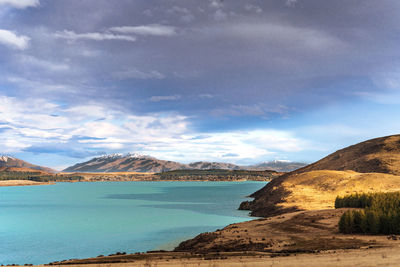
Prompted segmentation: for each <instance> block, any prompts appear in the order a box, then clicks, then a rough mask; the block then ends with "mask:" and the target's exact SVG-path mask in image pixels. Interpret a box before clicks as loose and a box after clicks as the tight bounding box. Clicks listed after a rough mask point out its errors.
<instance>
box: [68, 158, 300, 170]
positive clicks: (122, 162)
mask: <svg viewBox="0 0 400 267" xmlns="http://www.w3.org/2000/svg"><path fill="white" fill-rule="evenodd" d="M305 165H306V164H304V163H298V162H287V161H272V162H263V163H261V164H257V165H251V166H239V165H235V164H231V163H223V162H205V161H198V162H193V163H189V164H183V163H179V162H175V161H167V160H160V159H156V158H154V157H151V156H146V155H140V154H130V153H129V154H126V155H122V154H112V155H104V156H101V157H95V158H93V159H91V160H89V161H86V162H82V163H78V164H75V165H74V166H71V167H68V168H66V169H64V170H63V172H151V173H159V172H165V171H172V170H210V169H224V170H275V171H279V172H285V171H291V170H294V169H297V168H300V167H303V166H305Z"/></svg>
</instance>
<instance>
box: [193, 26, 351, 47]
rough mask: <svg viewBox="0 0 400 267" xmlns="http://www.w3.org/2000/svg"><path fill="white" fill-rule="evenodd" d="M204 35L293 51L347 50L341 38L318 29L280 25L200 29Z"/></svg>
mask: <svg viewBox="0 0 400 267" xmlns="http://www.w3.org/2000/svg"><path fill="white" fill-rule="evenodd" d="M200 31H201V32H203V33H204V34H208V35H211V36H218V37H222V38H223V37H230V38H235V39H237V40H243V41H246V42H247V41H257V42H263V43H264V44H265V45H269V44H271V45H282V46H285V47H288V48H289V47H290V48H291V49H293V50H298V49H303V50H306V49H307V50H313V51H316V50H319V51H322V52H326V51H327V49H330V50H332V49H334V51H337V50H340V49H344V48H347V46H346V43H345V42H343V41H342V40H340V39H339V38H337V37H335V36H333V35H330V34H328V33H326V32H324V31H320V30H317V29H312V28H306V27H299V26H294V25H290V24H278V23H265V22H258V23H246V22H244V23H241V22H239V23H231V24H225V25H219V26H216V27H213V28H203V29H200Z"/></svg>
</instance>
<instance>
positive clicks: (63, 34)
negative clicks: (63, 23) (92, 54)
mask: <svg viewBox="0 0 400 267" xmlns="http://www.w3.org/2000/svg"><path fill="white" fill-rule="evenodd" d="M54 36H55V37H56V38H62V39H67V40H72V41H76V40H81V39H82V40H94V41H104V40H120V41H129V42H134V41H136V38H135V37H133V36H128V35H118V34H113V33H99V32H88V33H75V32H74V31H68V30H64V31H59V32H56V33H55V34H54Z"/></svg>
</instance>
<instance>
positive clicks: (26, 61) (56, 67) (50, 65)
mask: <svg viewBox="0 0 400 267" xmlns="http://www.w3.org/2000/svg"><path fill="white" fill-rule="evenodd" d="M17 59H18V61H19V63H20V64H21V66H26V65H30V67H32V66H34V67H37V68H41V69H45V70H48V71H65V70H69V65H68V64H65V63H55V62H51V61H47V60H43V59H39V58H36V57H33V56H27V55H20V56H18V57H17Z"/></svg>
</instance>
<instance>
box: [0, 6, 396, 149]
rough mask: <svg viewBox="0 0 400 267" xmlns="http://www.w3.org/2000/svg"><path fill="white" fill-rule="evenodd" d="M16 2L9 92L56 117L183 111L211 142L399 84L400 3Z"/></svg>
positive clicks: (4, 75)
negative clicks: (72, 110) (217, 135)
mask: <svg viewBox="0 0 400 267" xmlns="http://www.w3.org/2000/svg"><path fill="white" fill-rule="evenodd" d="M28 2H29V1H28ZM15 3H17V2H16V1H9V3H8V4H7V5H3V6H0V19H1V21H2V25H1V26H0V30H2V31H3V32H1V31H0V66H1V67H0V90H1V91H0V93H1V95H0V96H7V97H15V98H16V99H26V98H27V97H29V98H32V99H35V98H41V99H43V98H44V99H46V100H47V101H48V102H49V103H52V104H54V105H56V106H57V108H54V110H52V112H54V113H52V114H56V115H57V114H58V113H57V111H58V112H59V111H60V110H63V111H66V110H68V108H69V107H75V106H79V107H82V106H85V105H92V106H101V107H103V108H104V109H106V110H113V111H114V112H115V113H117V114H118V115H120V114H124V116H126V117H128V116H133V117H134V116H142V117H143V116H148V117H149V118H150V117H152V116H158V117H163V116H165V117H168V116H175V115H171V114H177V115H176V116H183V117H184V118H185V123H186V124H185V126H186V128H187V129H190V130H192V131H198V133H195V134H193V132H192V133H191V134H193V136H202V132H204V133H205V134H209V133H211V132H222V131H228V130H235V131H236V130H237V131H246V130H254V129H259V128H268V127H271V128H273V127H283V128H284V127H286V128H290V127H291V126H292V127H293V126H294V125H297V124H300V123H301V122H299V121H296V122H293V121H292V120H291V118H293V117H296V116H301V115H302V114H307V112H312V111H315V110H317V111H318V110H321V109H324V108H325V107H329V106H331V105H336V104H337V103H341V104H343V103H349V102H357V101H365V99H366V97H365V96H371V95H372V96H374V95H379V96H381V97H380V99H387V98H388V97H386V94H387V93H388V92H389V93H390V92H392V91H390V90H396V88H400V82H399V81H400V78H398V77H400V61H399V58H400V50H399V49H398V47H399V41H400V37H399V36H400V27H399V23H398V21H399V17H400V15H399V14H400V2H399V1H397V0H382V1H375V0H365V1H358V0H336V1H320V0H297V1H293V0H291V1H288V0H269V1H261V0H249V1H240V0H237V1H235V0H225V1H218V0H208V1H198V0H185V1H183V0H165V1H156V0H134V1H132V0H119V1H112V0H69V1H61V0H57V1H53V0H41V1H40V3H39V1H34V0H32V1H30V4H29V5H27V6H25V7H21V8H15V7H16V6H15V5H16V4H15ZM1 33H3V39H1ZM10 34H11V35H10ZM4 36H12V37H13V38H11V39H10V38H8V37H7V38H6V39H4ZM2 40H3V41H2ZM4 40H6V41H4ZM10 40H11V41H10ZM382 95H383V96H382ZM4 101H6V100H4ZM7 101H8V100H7ZM21 110H22V109H21ZM24 111H25V110H24ZM0 112H1V110H0ZM66 112H67V111H66ZM23 113H24V112H21V114H23ZM103 113H106V112H103ZM165 114H168V115H165ZM64 115H65V114H64ZM106 115H107V114H99V115H98V116H97V117H96V118H92V117H90V119H87V120H85V119H82V118H81V119H80V123H90V122H91V121H90V120H94V121H95V122H97V123H98V124H100V122H102V123H104V124H106V123H109V122H110V118H109V117H107V116H106ZM21 116H22V115H21ZM80 116H82V115H80ZM65 117H66V116H60V117H59V118H60V119H61V118H65ZM68 118H70V119H71V121H72V122H71V124H72V123H73V122H74V117H73V116H71V117H68ZM100 118H101V119H102V121H98V120H99V119H100ZM146 118H147V117H146ZM96 120H97V121H96ZM112 120H113V124H115V125H116V124H118V126H119V125H120V124H122V122H119V121H118V120H123V118H121V117H117V116H114V117H112ZM148 120H150V119H148ZM286 122H289V123H286ZM288 125H289V126H288ZM75 126H76V125H75ZM75 126H74V127H75ZM110 128H112V127H110ZM74 129H75V128H74ZM68 131H69V130H68V129H66V130H65V132H68ZM85 134H87V133H85ZM122 135H123V134H121V136H122ZM124 136H125V135H124ZM96 137H97V138H99V136H98V135H96ZM109 137H110V136H109ZM111 137H113V136H111ZM111 137H110V138H111ZM82 141H84V140H81V143H82ZM86 141H87V140H86ZM119 141H120V140H117V141H115V143H118V142H119ZM75 144H76V145H77V146H78V145H79V144H80V143H79V142H78V141H76V143H75ZM27 149H28V148H27ZM31 149H32V148H31ZM99 149H102V148H99ZM39 150H40V149H39ZM260 153H261V152H260ZM78 154H79V153H78Z"/></svg>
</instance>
